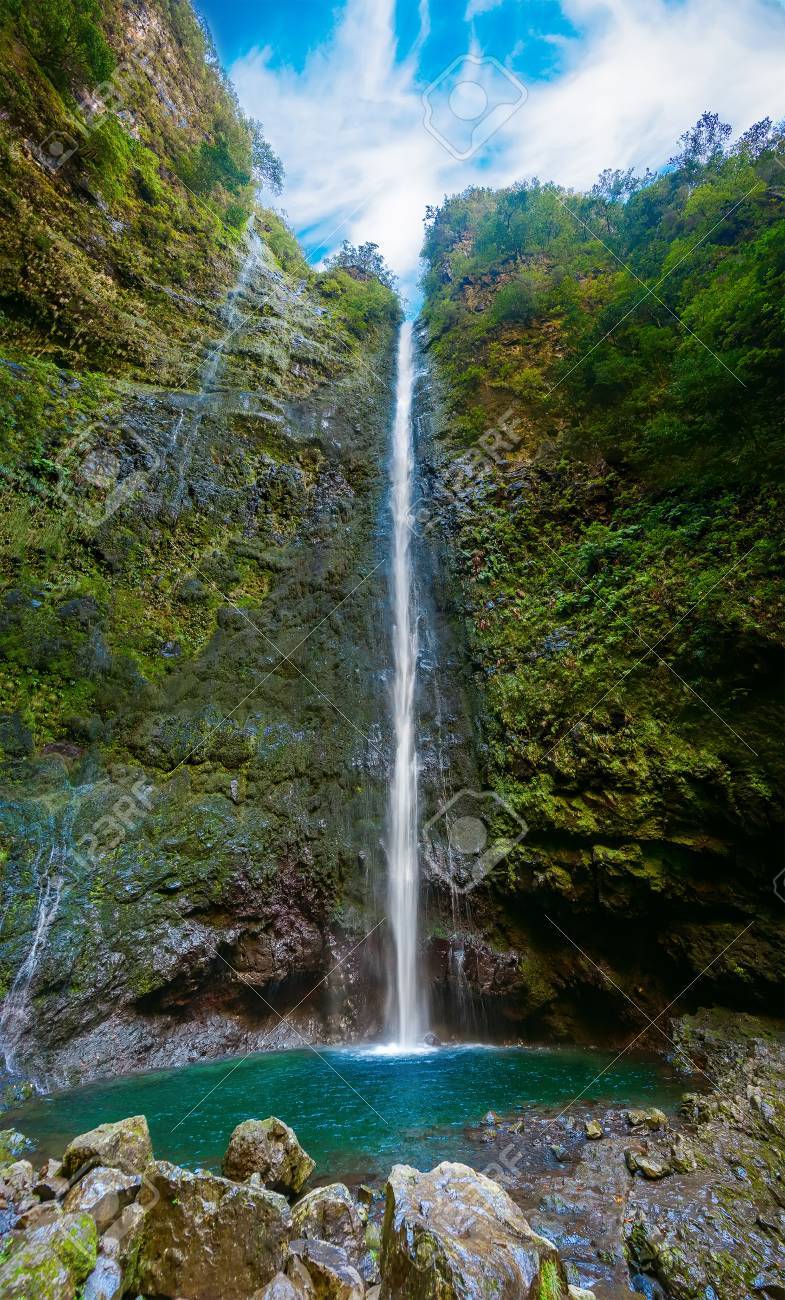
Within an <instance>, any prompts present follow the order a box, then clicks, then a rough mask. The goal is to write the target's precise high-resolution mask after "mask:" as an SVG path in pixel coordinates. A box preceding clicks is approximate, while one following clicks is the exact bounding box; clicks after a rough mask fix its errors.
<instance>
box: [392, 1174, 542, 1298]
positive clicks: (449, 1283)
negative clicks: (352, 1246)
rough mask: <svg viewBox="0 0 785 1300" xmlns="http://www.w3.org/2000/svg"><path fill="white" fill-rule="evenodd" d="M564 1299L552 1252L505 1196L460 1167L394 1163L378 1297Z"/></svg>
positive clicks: (483, 1178) (488, 1182) (503, 1192)
mask: <svg viewBox="0 0 785 1300" xmlns="http://www.w3.org/2000/svg"><path fill="white" fill-rule="evenodd" d="M541 1295H547V1296H548V1297H549V1300H550V1298H552V1300H559V1297H565V1298H566V1295H567V1280H566V1277H565V1274H564V1270H563V1267H562V1264H561V1261H560V1260H559V1257H558V1254H557V1252H556V1250H555V1248H554V1247H553V1246H552V1245H551V1243H550V1242H549V1241H547V1240H546V1239H545V1238H544V1237H539V1236H538V1235H537V1234H536V1233H535V1232H533V1231H532V1229H531V1228H530V1226H529V1224H528V1222H527V1221H526V1219H525V1218H524V1216H523V1214H522V1213H521V1211H520V1210H519V1209H518V1207H517V1206H516V1205H515V1203H514V1202H513V1201H512V1200H511V1199H510V1197H509V1196H508V1194H507V1193H506V1192H505V1191H504V1190H503V1189H502V1188H501V1187H500V1186H499V1185H498V1184H497V1183H495V1182H493V1181H492V1180H491V1179H490V1178H486V1177H485V1176H484V1175H483V1174H480V1173H477V1172H475V1170H473V1169H470V1168H469V1167H468V1166H467V1165H461V1164H451V1163H450V1162H449V1161H444V1162H443V1163H442V1164H440V1165H438V1166H437V1168H436V1169H434V1170H433V1171H432V1172H431V1173H420V1172H419V1171H418V1170H417V1169H413V1168H412V1167H411V1166H410V1165H395V1166H394V1167H393V1170H392V1172H391V1174H390V1177H389V1180H388V1183H387V1205H386V1210H385V1219H384V1232H383V1238H382V1291H381V1296H382V1300H482V1298H484V1297H486V1296H493V1297H495V1298H498V1300H526V1298H527V1297H529V1296H531V1297H532V1298H533V1300H534V1297H539V1296H541Z"/></svg>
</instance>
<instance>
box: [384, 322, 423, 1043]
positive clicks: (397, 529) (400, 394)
mask: <svg viewBox="0 0 785 1300" xmlns="http://www.w3.org/2000/svg"><path fill="white" fill-rule="evenodd" d="M413 384H414V364H413V347H412V325H411V322H410V321H405V322H404V324H403V325H402V326H401V335H400V341H399V344H398V373H397V381H396V393H395V420H394V424H393V438H392V494H391V500H392V522H393V551H392V613H393V668H394V681H393V722H394V734H395V759H394V767H393V778H392V785H391V787H390V817H389V823H390V824H389V842H388V871H389V877H388V880H389V884H388V895H389V908H390V922H391V925H392V933H393V942H394V950H395V968H394V975H395V980H394V998H393V1001H392V1004H391V1006H392V1014H391V1024H390V1030H391V1033H392V1035H393V1037H394V1040H395V1043H396V1045H397V1046H399V1047H409V1046H412V1045H413V1044H414V1043H416V1042H417V1041H418V1040H419V1039H420V1038H421V1036H422V1033H423V1028H424V1019H425V1012H424V1007H423V999H422V997H421V995H420V991H419V990H418V987H417V946H418V942H417V931H418V899H419V883H420V881H419V864H418V857H417V749H416V744H415V722H414V688H415V676H416V670H417V649H418V647H417V617H416V609H415V592H414V580H413V572H412V554H411V537H412V529H411V525H412V481H413V477H414V448H413V439H412V388H413Z"/></svg>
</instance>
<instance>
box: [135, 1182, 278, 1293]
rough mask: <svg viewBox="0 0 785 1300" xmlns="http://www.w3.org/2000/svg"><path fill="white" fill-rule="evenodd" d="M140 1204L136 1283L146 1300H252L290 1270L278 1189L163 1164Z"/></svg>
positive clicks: (137, 1288)
mask: <svg viewBox="0 0 785 1300" xmlns="http://www.w3.org/2000/svg"><path fill="white" fill-rule="evenodd" d="M139 1204H140V1205H141V1206H142V1208H143V1209H146V1214H145V1218H144V1221H143V1223H142V1229H141V1240H140V1242H139V1248H138V1254H137V1258H136V1264H135V1267H134V1270H133V1284H134V1287H135V1288H136V1290H137V1291H141V1292H142V1293H143V1294H144V1295H155V1296H188V1298H189V1300H215V1297H216V1296H220V1297H221V1300H247V1298H248V1296H250V1295H253V1293H254V1292H255V1291H258V1290H259V1289H260V1288H261V1287H263V1286H265V1285H266V1283H267V1282H269V1281H271V1280H272V1278H273V1277H274V1276H275V1274H276V1273H279V1272H281V1271H282V1270H283V1266H284V1262H285V1259H286V1247H287V1243H288V1240H289V1237H290V1235H291V1227H292V1215H291V1211H290V1209H289V1205H288V1203H287V1201H286V1200H285V1199H284V1197H283V1196H278V1195H277V1194H276V1193H275V1192H271V1191H268V1190H266V1189H265V1188H261V1187H252V1186H250V1185H249V1184H248V1183H244V1184H238V1183H236V1182H232V1181H231V1180H230V1179H228V1178H220V1177H218V1176H217V1175H216V1174H208V1173H206V1172H205V1171H204V1170H200V1171H199V1172H197V1173H192V1172H191V1171H190V1170H188V1169H180V1168H178V1166H177V1165H171V1164H169V1163H168V1161H166V1160H159V1161H156V1163H155V1164H154V1165H151V1166H150V1167H149V1168H148V1170H147V1173H146V1177H145V1181H144V1185H143V1187H142V1190H141V1192H140V1195H139Z"/></svg>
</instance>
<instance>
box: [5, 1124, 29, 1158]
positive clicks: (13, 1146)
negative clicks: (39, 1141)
mask: <svg viewBox="0 0 785 1300" xmlns="http://www.w3.org/2000/svg"><path fill="white" fill-rule="evenodd" d="M32 1148H33V1143H32V1142H31V1141H30V1139H29V1138H27V1137H25V1135H24V1133H20V1132H18V1130H17V1129H15V1128H4V1129H0V1165H6V1164H11V1163H13V1161H15V1160H19V1158H20V1157H21V1156H23V1155H24V1153H25V1151H31V1150H32Z"/></svg>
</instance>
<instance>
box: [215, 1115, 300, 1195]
mask: <svg viewBox="0 0 785 1300" xmlns="http://www.w3.org/2000/svg"><path fill="white" fill-rule="evenodd" d="M315 1168H316V1162H315V1161H314V1160H312V1159H311V1157H310V1156H309V1155H308V1153H307V1151H304V1150H303V1148H302V1147H301V1146H300V1143H299V1142H298V1140H297V1134H296V1133H295V1132H294V1129H292V1128H290V1127H289V1125H288V1124H284V1122H283V1120H280V1119H277V1118H276V1117H275V1116H274V1115H271V1116H270V1117H269V1119H247V1120H244V1121H243V1123H242V1124H238V1125H237V1127H236V1128H235V1130H234V1131H233V1133H232V1136H231V1137H230V1139H229V1145H228V1147H227V1148H226V1155H225V1156H224V1161H223V1171H224V1174H225V1175H226V1177H227V1178H233V1179H235V1181H237V1182H244V1181H245V1180H246V1179H247V1178H251V1177H253V1175H254V1174H257V1175H258V1177H259V1180H260V1182H261V1183H262V1184H264V1186H265V1187H269V1188H270V1189H271V1190H272V1191H274V1192H280V1193H281V1194H282V1195H283V1196H296V1195H298V1194H299V1193H300V1192H301V1191H302V1189H303V1187H304V1186H305V1184H306V1182H307V1181H308V1179H309V1178H310V1176H311V1174H312V1173H313V1171H314V1169H315Z"/></svg>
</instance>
